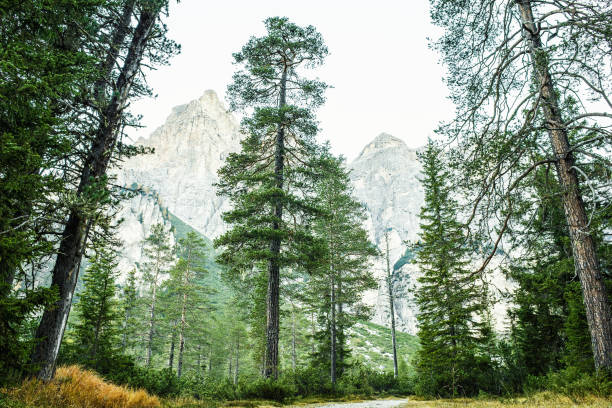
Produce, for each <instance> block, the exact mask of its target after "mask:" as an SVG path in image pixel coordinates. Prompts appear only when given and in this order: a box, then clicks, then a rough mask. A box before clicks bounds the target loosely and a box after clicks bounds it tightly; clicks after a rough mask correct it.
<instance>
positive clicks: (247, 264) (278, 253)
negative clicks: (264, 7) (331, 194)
mask: <svg viewBox="0 0 612 408" xmlns="http://www.w3.org/2000/svg"><path fill="white" fill-rule="evenodd" d="M265 25H266V29H267V35H265V36H263V37H252V38H251V39H250V40H249V42H248V43H247V44H246V45H245V46H244V47H243V48H242V50H241V51H240V52H238V53H236V54H234V59H235V61H236V63H237V64H239V65H240V66H241V67H242V69H241V70H240V71H238V72H237V73H236V74H235V75H234V82H233V84H231V85H230V86H229V88H228V95H229V98H230V101H231V107H232V108H233V109H237V108H254V109H253V111H252V114H251V115H250V116H248V117H246V118H245V119H244V121H243V128H244V130H245V133H246V134H247V137H246V138H245V139H244V140H243V141H242V151H241V152H240V153H236V154H231V155H230V156H229V157H228V159H227V162H226V165H225V166H224V167H223V168H221V169H220V170H219V176H220V181H219V183H218V185H217V187H218V194H220V195H223V196H226V197H229V198H230V201H231V203H232V205H233V209H232V210H231V211H228V212H226V213H225V214H224V216H223V219H224V221H225V222H227V223H228V224H230V226H231V227H230V230H229V231H228V232H227V233H225V234H223V235H222V236H221V237H219V238H218V240H217V241H216V245H217V246H221V247H223V248H224V251H223V253H222V255H221V257H220V260H221V261H222V262H223V263H225V264H226V265H229V266H230V268H231V269H232V270H234V271H236V272H237V273H238V274H242V273H243V272H244V271H245V270H246V271H251V270H252V269H253V265H255V264H258V263H260V262H263V263H265V264H267V286H268V288H267V295H266V352H265V370H264V374H265V376H266V377H273V378H276V377H277V375H278V338H279V319H280V316H279V310H280V308H279V306H280V305H279V303H280V302H279V299H280V278H281V269H284V268H288V267H293V266H297V265H303V264H305V263H308V262H309V260H310V259H311V258H312V255H311V254H310V253H311V252H312V250H313V247H314V246H316V245H313V242H314V238H313V236H312V233H311V231H310V229H309V228H308V226H307V224H308V221H309V219H310V218H311V217H312V215H313V214H315V213H316V205H315V202H314V196H313V194H312V189H313V179H314V178H315V176H316V175H315V172H316V170H317V169H316V168H315V166H314V162H313V158H314V157H316V150H317V146H316V144H315V140H314V136H315V135H316V133H317V130H318V128H317V124H316V122H315V119H314V115H313V111H314V109H315V108H316V107H318V106H320V105H321V104H322V103H323V101H324V98H323V92H324V90H325V88H326V85H325V84H324V83H322V82H320V81H318V80H312V79H307V78H305V77H303V76H302V72H303V70H304V68H310V67H315V66H317V65H319V64H321V63H322V62H323V59H324V58H325V56H326V55H327V48H326V47H325V45H324V44H323V40H322V38H321V35H320V34H319V33H318V32H317V31H316V30H315V28H314V27H312V26H308V27H299V26H297V25H295V24H293V23H291V22H290V21H289V20H288V19H287V18H279V17H274V18H268V19H267V20H265Z"/></svg>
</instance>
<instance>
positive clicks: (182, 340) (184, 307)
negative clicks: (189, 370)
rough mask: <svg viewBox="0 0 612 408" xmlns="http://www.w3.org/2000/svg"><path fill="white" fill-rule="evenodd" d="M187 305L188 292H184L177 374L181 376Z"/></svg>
mask: <svg viewBox="0 0 612 408" xmlns="http://www.w3.org/2000/svg"><path fill="white" fill-rule="evenodd" d="M186 307H187V293H183V308H182V310H181V331H180V335H179V358H178V368H177V370H176V375H177V376H178V378H181V374H182V372H183V351H184V350H185V322H186V320H185V312H186Z"/></svg>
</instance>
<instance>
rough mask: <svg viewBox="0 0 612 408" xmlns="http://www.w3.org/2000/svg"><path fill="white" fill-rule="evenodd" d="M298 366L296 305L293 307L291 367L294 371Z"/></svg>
mask: <svg viewBox="0 0 612 408" xmlns="http://www.w3.org/2000/svg"><path fill="white" fill-rule="evenodd" d="M296 366H297V353H296V349H295V305H293V304H292V305H291V367H292V368H293V371H295V368H296Z"/></svg>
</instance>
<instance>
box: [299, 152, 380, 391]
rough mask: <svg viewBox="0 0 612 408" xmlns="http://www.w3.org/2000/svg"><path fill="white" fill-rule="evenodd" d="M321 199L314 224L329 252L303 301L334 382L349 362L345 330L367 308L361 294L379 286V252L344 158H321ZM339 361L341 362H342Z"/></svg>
mask: <svg viewBox="0 0 612 408" xmlns="http://www.w3.org/2000/svg"><path fill="white" fill-rule="evenodd" d="M320 168H321V169H322V176H321V179H320V180H319V181H318V183H317V189H316V191H317V197H318V199H319V206H320V208H321V210H322V211H323V215H322V216H320V217H318V218H317V220H316V221H315V223H314V225H313V229H314V231H315V232H316V234H317V236H318V237H319V238H320V239H321V241H322V242H324V248H325V252H324V254H323V255H322V256H321V257H320V258H319V259H318V262H319V264H318V265H317V268H316V269H315V270H314V271H313V272H312V274H311V276H310V277H309V279H308V286H307V290H306V291H305V292H304V294H303V301H304V302H306V303H309V304H311V305H313V306H314V307H315V308H316V310H317V313H318V320H319V324H320V326H321V327H323V328H324V331H323V332H320V333H319V334H318V336H317V337H318V338H319V339H320V340H321V343H320V344H319V351H318V352H317V355H316V356H314V357H315V359H316V360H317V361H318V362H319V363H320V364H322V365H324V366H325V367H329V370H330V371H329V372H330V377H331V382H332V384H335V383H336V379H337V377H338V375H339V374H341V373H342V372H343V371H344V368H345V367H344V366H343V363H346V361H347V359H348V354H349V350H348V344H346V334H347V331H348V330H349V329H350V328H351V326H353V325H354V324H355V323H356V322H357V320H358V319H360V318H361V319H367V318H368V313H369V310H368V308H367V307H366V306H365V305H364V304H362V303H361V301H360V300H361V298H362V294H363V292H365V291H366V290H369V289H375V288H376V281H375V280H374V278H373V277H372V274H371V271H370V267H371V258H372V257H374V256H376V255H378V250H377V249H376V247H375V246H374V245H373V244H372V243H371V242H370V240H369V239H368V234H367V232H366V231H365V230H364V229H363V221H364V218H365V217H364V213H365V211H364V207H363V205H362V204H360V203H359V202H357V201H356V200H355V199H354V198H353V196H352V192H353V189H352V187H351V182H350V178H349V173H348V171H347V170H346V168H345V161H344V159H343V158H335V157H333V156H331V155H329V154H326V155H324V156H323V157H322V159H321V165H320ZM339 362H342V363H341V364H339Z"/></svg>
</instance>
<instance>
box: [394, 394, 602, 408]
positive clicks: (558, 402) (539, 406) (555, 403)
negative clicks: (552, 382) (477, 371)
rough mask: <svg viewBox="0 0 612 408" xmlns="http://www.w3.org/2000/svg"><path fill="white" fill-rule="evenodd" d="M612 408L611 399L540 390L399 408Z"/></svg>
mask: <svg viewBox="0 0 612 408" xmlns="http://www.w3.org/2000/svg"><path fill="white" fill-rule="evenodd" d="M519 407H520V408H523V407H524V408H572V407H584V408H612V399H606V398H600V397H595V396H588V397H584V398H579V399H572V398H569V397H565V396H562V395H559V394H554V393H550V392H542V393H539V394H535V395H533V396H530V397H517V398H509V399H491V400H478V399H467V398H466V399H454V400H435V401H416V400H411V401H410V402H408V403H407V404H405V405H402V406H401V408H519Z"/></svg>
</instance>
